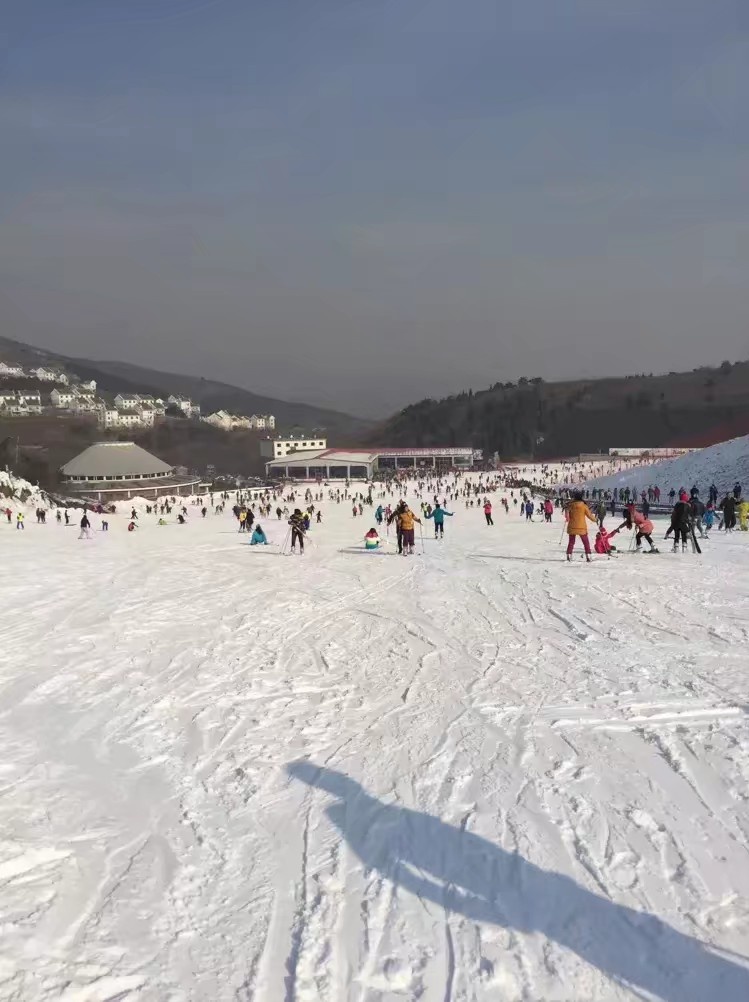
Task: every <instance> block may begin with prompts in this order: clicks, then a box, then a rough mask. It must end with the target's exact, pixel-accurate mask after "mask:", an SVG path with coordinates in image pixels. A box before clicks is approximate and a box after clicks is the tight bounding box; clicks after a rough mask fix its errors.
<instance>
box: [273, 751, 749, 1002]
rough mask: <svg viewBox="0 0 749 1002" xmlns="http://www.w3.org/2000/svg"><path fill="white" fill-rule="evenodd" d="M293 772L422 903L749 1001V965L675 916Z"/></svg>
mask: <svg viewBox="0 0 749 1002" xmlns="http://www.w3.org/2000/svg"><path fill="white" fill-rule="evenodd" d="M288 772H289V774H290V775H291V776H292V777H294V778H295V779H298V780H300V781H301V782H303V783H306V784H307V785H308V786H311V787H315V788H317V789H319V790H325V791H326V792H327V793H330V794H332V795H333V796H334V797H335V798H336V799H335V802H334V803H332V804H330V806H329V807H328V808H327V810H326V814H327V815H328V817H329V818H330V820H331V821H332V823H333V825H334V826H335V827H336V828H337V829H338V831H339V832H340V833H341V835H342V836H343V838H344V839H345V840H346V842H347V843H348V845H349V846H350V847H351V849H352V850H353V851H354V852H355V853H356V855H357V856H358V857H359V858H360V859H361V860H362V862H363V863H364V864H365V866H366V867H368V868H369V869H373V870H377V871H379V872H380V873H381V874H383V875H384V876H385V877H386V878H387V879H388V880H389V881H392V883H393V884H395V885H397V886H399V887H402V888H403V889H404V890H406V891H408V892H409V893H411V894H413V895H415V896H417V897H418V898H420V899H421V900H423V901H432V902H434V903H435V904H436V905H438V906H439V907H440V908H443V909H444V910H445V911H446V912H453V913H455V914H457V915H463V916H465V917H466V918H469V919H471V920H473V921H475V922H485V923H491V924H492V925H496V926H501V927H503V928H506V929H514V930H517V931H518V932H522V933H526V934H531V933H540V934H541V935H542V936H545V937H546V938H547V939H549V940H551V941H553V942H555V943H557V944H558V945H559V946H561V947H564V948H565V949H567V950H571V951H572V952H573V953H575V954H576V955H577V956H578V957H580V959H581V960H583V961H585V962H586V963H587V964H590V965H591V966H593V967H595V968H597V969H598V970H599V971H601V972H602V973H603V974H605V975H606V976H607V977H609V978H611V979H612V981H614V982H616V983H618V984H621V985H626V986H629V987H631V988H632V989H633V990H635V991H637V990H639V991H641V992H647V993H650V994H651V995H653V996H655V997H657V998H659V999H662V1000H665V1002H706V1000H711V999H716V1000H717V999H719V1000H720V1002H746V1000H747V999H749V969H747V967H744V966H742V965H741V964H740V963H737V962H736V961H735V960H732V959H730V958H729V957H727V956H725V955H722V954H720V953H718V952H716V951H714V950H713V949H711V947H710V946H708V945H707V944H705V943H702V942H700V941H699V940H697V939H694V938H693V937H691V936H688V935H686V934H685V933H682V932H679V931H678V930H677V929H674V928H673V927H672V926H670V925H668V924H667V923H666V922H663V921H661V919H659V918H656V917H655V916H654V915H648V914H647V913H645V912H640V911H636V910H635V909H634V908H629V907H626V906H624V905H618V904H616V903H615V902H613V901H611V900H610V899H608V898H604V897H601V896H600V895H599V894H594V893H593V892H592V891H589V890H586V889H585V888H584V887H581V886H580V885H579V884H577V883H575V881H574V880H572V879H571V878H570V877H566V876H564V875H563V874H560V873H554V872H552V871H550V870H543V869H541V867H538V866H536V865H535V864H534V863H529V862H528V861H527V860H525V859H523V857H522V856H519V855H518V854H517V853H516V852H509V851H507V850H505V849H501V848H499V847H498V846H496V845H494V844H493V843H491V842H488V841H487V840H486V839H484V838H481V837H479V836H478V835H474V834H472V833H471V832H467V831H464V830H462V829H460V828H454V827H452V826H451V825H448V824H445V823H444V822H443V821H440V820H439V818H435V817H432V816H431V815H429V814H422V813H420V812H418V811H413V810H410V809H408V808H404V807H398V806H393V805H391V804H385V803H383V802H382V801H380V800H378V799H377V798H376V797H372V796H370V795H369V794H368V793H366V791H365V790H364V789H363V788H362V787H361V786H360V785H359V784H358V783H356V782H355V781H354V780H352V779H349V778H348V777H347V776H345V775H343V774H342V773H340V772H336V771H335V770H333V769H327V768H324V767H320V766H316V765H314V763H312V762H304V761H299V762H293V763H291V764H290V765H289V766H288Z"/></svg>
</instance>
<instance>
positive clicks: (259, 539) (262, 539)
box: [250, 525, 268, 546]
mask: <svg viewBox="0 0 749 1002" xmlns="http://www.w3.org/2000/svg"><path fill="white" fill-rule="evenodd" d="M267 545H268V539H267V537H266V535H265V533H264V532H263V527H262V525H256V526H255V530H254V532H253V533H252V538H251V539H250V546H267Z"/></svg>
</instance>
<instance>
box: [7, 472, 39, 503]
mask: <svg viewBox="0 0 749 1002" xmlns="http://www.w3.org/2000/svg"><path fill="white" fill-rule="evenodd" d="M3 502H4V504H3V507H5V506H6V505H8V504H10V505H19V504H22V505H29V506H30V507H32V508H46V507H47V506H48V502H47V501H46V499H45V498H44V497H43V496H42V493H41V491H40V490H39V488H38V487H35V486H34V485H33V484H30V483H29V481H28V480H24V479H23V477H16V476H15V475H14V474H13V473H11V472H10V471H8V470H0V503H3Z"/></svg>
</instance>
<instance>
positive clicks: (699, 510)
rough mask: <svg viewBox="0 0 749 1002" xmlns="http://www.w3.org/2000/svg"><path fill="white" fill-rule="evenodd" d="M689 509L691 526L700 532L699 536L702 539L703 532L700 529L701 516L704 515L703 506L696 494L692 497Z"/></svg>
mask: <svg viewBox="0 0 749 1002" xmlns="http://www.w3.org/2000/svg"><path fill="white" fill-rule="evenodd" d="M689 508H690V511H691V515H692V525H693V526H694V527H696V528H698V529H699V530H700V536H702V537H703V538H704V536H705V531H704V529H703V528H702V516H703V515H704V514H705V505H704V504H703V503H702V501H700V499H699V497H698V495H697V494H694V495H692V500H691V501H690V503H689Z"/></svg>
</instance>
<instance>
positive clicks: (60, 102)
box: [0, 0, 749, 415]
mask: <svg viewBox="0 0 749 1002" xmlns="http://www.w3.org/2000/svg"><path fill="white" fill-rule="evenodd" d="M0 59H1V61H0V144H1V146H0V333H4V334H6V335H8V336H10V337H16V338H18V339H20V340H28V341H31V342H33V343H37V344H40V345H43V346H46V347H50V348H53V349H57V350H60V351H63V352H66V353H71V354H81V355H89V356H92V357H99V358H116V359H121V360H125V361H129V362H137V363H141V364H145V365H153V366H157V367H160V368H170V369H172V370H175V371H176V370H179V371H183V372H188V373H191V374H204V375H207V376H212V377H216V378H220V379H225V380H228V381H230V382H234V383H237V384H241V385H243V386H246V387H248V388H250V389H254V390H257V391H258V392H263V393H268V394H271V395H277V396H282V397H286V398H288V399H301V400H306V401H310V402H314V403H325V404H332V405H337V406H339V407H341V408H344V409H349V410H351V411H355V412H358V413H361V414H372V415H377V414H384V413H387V412H388V411H390V410H392V409H394V408H396V407H399V406H402V405H403V404H405V403H407V402H410V401H412V400H415V399H419V398H421V397H424V396H427V395H442V394H444V393H448V392H453V391H459V390H461V389H464V388H465V389H467V388H468V387H469V386H472V387H474V388H480V387H484V386H486V385H488V384H490V383H492V382H495V381H497V380H507V379H515V378H517V377H518V376H521V375H527V376H534V375H541V376H543V377H545V378H547V379H551V378H558V377H567V376H576V375H583V374H584V375H603V374H609V373H612V374H623V373H626V372H631V371H643V370H645V371H651V370H653V371H658V370H669V369H677V368H689V367H692V366H696V365H699V364H702V363H710V362H716V363H719V362H720V361H721V360H722V359H723V358H730V359H736V358H746V357H749V282H748V279H749V273H748V270H747V269H748V266H749V111H748V110H747V107H748V95H749V3H748V2H747V0H514V2H510V0H493V2H492V0H214V2H211V0H7V2H6V4H5V5H4V6H3V14H2V20H1V21H0Z"/></svg>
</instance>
